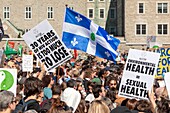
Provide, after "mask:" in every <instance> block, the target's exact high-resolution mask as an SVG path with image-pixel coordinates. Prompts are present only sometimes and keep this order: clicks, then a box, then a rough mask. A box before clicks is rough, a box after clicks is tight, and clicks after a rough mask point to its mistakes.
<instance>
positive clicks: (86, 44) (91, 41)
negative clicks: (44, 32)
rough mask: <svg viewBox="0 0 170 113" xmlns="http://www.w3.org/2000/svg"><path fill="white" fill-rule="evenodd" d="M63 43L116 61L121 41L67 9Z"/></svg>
mask: <svg viewBox="0 0 170 113" xmlns="http://www.w3.org/2000/svg"><path fill="white" fill-rule="evenodd" d="M62 41H63V42H64V43H65V45H66V46H67V47H68V48H71V49H76V50H81V51H84V52H86V53H88V54H91V55H95V56H98V57H101V58H104V59H108V60H112V61H115V59H116V57H117V55H118V53H117V51H116V50H117V48H118V46H119V44H120V40H118V39H116V38H114V37H112V36H109V35H108V33H107V32H106V31H105V30H104V29H103V28H101V27H100V26H98V25H97V24H95V23H93V22H92V21H91V20H89V19H88V18H86V17H85V16H83V15H81V14H79V13H77V12H75V11H73V10H71V9H69V8H66V13H65V19H64V24H63V36H62Z"/></svg>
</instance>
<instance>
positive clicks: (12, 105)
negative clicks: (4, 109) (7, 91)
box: [9, 98, 16, 110]
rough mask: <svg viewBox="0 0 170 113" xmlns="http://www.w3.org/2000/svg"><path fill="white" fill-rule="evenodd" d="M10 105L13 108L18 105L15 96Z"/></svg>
mask: <svg viewBox="0 0 170 113" xmlns="http://www.w3.org/2000/svg"><path fill="white" fill-rule="evenodd" d="M9 107H10V109H11V110H15V107H16V100H15V98H14V99H13V101H12V102H11V103H10V104H9Z"/></svg>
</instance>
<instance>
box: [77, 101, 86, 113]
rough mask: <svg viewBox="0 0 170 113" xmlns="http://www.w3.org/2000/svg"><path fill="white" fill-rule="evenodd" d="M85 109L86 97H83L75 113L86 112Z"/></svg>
mask: <svg viewBox="0 0 170 113" xmlns="http://www.w3.org/2000/svg"><path fill="white" fill-rule="evenodd" d="M85 109H86V102H85V100H84V99H81V100H80V103H79V105H78V107H77V109H76V111H75V113H85Z"/></svg>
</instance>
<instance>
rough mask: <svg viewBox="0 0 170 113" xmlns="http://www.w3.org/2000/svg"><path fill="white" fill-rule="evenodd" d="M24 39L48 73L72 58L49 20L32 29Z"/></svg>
mask: <svg viewBox="0 0 170 113" xmlns="http://www.w3.org/2000/svg"><path fill="white" fill-rule="evenodd" d="M23 39H24V40H25V42H26V43H27V45H28V46H29V47H30V48H31V49H32V51H33V52H34V54H35V55H36V57H38V58H39V59H40V62H45V68H46V70H47V71H49V70H51V69H53V68H55V67H57V66H59V65H61V64H62V63H64V62H66V61H67V60H69V59H71V58H72V55H71V53H70V52H69V51H68V49H67V48H66V47H65V45H64V43H63V42H62V41H61V40H60V39H59V36H58V35H57V33H56V32H55V30H54V29H53V28H52V26H51V25H50V23H49V22H48V21H47V20H44V21H42V22H41V23H40V24H38V25H37V26H36V27H34V28H32V29H31V30H30V31H29V32H27V33H26V34H25V35H24V36H23Z"/></svg>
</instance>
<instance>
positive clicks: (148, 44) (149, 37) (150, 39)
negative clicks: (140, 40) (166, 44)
mask: <svg viewBox="0 0 170 113" xmlns="http://www.w3.org/2000/svg"><path fill="white" fill-rule="evenodd" d="M151 42H156V36H147V37H146V46H147V47H150V43H151Z"/></svg>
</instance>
